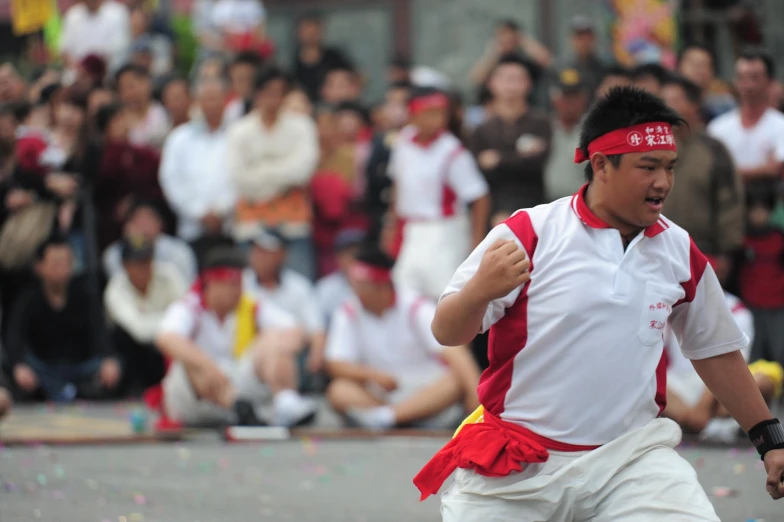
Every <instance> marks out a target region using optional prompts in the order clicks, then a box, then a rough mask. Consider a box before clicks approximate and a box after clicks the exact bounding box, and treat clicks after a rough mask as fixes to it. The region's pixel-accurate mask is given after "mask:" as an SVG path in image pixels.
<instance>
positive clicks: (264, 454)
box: [260, 447, 275, 457]
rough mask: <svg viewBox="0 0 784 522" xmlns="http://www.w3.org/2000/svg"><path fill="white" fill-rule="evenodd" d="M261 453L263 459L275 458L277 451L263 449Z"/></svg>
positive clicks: (268, 448)
mask: <svg viewBox="0 0 784 522" xmlns="http://www.w3.org/2000/svg"><path fill="white" fill-rule="evenodd" d="M260 453H261V456H262V457H271V456H273V455H274V454H275V450H273V449H272V448H270V447H267V448H261V451H260Z"/></svg>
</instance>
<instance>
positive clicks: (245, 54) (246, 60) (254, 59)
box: [229, 51, 264, 68]
mask: <svg viewBox="0 0 784 522" xmlns="http://www.w3.org/2000/svg"><path fill="white" fill-rule="evenodd" d="M263 64H264V58H262V57H261V55H260V54H259V53H257V52H256V51H240V52H239V53H237V56H235V57H234V59H233V60H232V61H231V63H230V64H229V67H233V66H235V65H250V66H251V67H257V68H258V67H261V66H262V65H263Z"/></svg>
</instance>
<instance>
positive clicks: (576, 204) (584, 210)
mask: <svg viewBox="0 0 784 522" xmlns="http://www.w3.org/2000/svg"><path fill="white" fill-rule="evenodd" d="M588 185H589V183H586V184H585V185H583V186H582V187H581V188H580V190H578V191H577V193H576V194H575V195H574V196H572V210H574V212H575V214H577V217H579V218H580V221H582V222H583V224H585V225H586V226H589V227H591V228H612V227H611V226H610V225H608V224H607V223H605V222H604V221H603V220H602V219H601V218H600V217H599V216H597V215H596V214H594V212H593V210H591V209H590V207H589V206H588V203H586V202H585V193H586V191H587V190H588ZM668 228H669V225H667V223H665V222H664V220H663V219H661V218H659V220H658V221H657V222H656V223H654V224H653V225H651V226H649V227H648V228H646V229H645V237H655V236H657V235H659V234H661V233H662V232H664V231H665V230H667V229H668Z"/></svg>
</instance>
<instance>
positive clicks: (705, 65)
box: [678, 49, 713, 89]
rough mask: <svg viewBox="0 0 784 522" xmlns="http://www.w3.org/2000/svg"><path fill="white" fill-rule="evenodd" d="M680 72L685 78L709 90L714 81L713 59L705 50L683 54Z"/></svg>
mask: <svg viewBox="0 0 784 522" xmlns="http://www.w3.org/2000/svg"><path fill="white" fill-rule="evenodd" d="M678 70H679V71H680V73H681V74H682V75H683V76H684V77H685V78H687V79H689V80H691V81H693V82H694V83H696V84H697V85H699V86H700V87H701V88H702V89H707V88H708V86H709V85H710V83H711V81H712V80H713V59H712V58H711V55H710V54H709V53H708V52H706V51H704V50H703V49H689V50H688V51H686V52H685V53H683V56H682V57H681V63H680V65H679V67H678Z"/></svg>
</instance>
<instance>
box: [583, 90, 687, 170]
mask: <svg viewBox="0 0 784 522" xmlns="http://www.w3.org/2000/svg"><path fill="white" fill-rule="evenodd" d="M656 121H661V122H665V123H669V124H670V125H673V126H676V125H686V122H685V121H684V120H683V118H681V117H680V116H678V114H677V113H676V112H675V111H673V110H672V109H671V108H669V107H668V106H667V105H666V104H665V103H664V101H662V99H661V98H659V97H657V96H654V95H653V94H651V93H649V92H646V91H644V90H642V89H639V88H637V87H613V88H612V89H610V92H609V93H607V95H606V96H604V97H602V98H600V99H599V100H597V101H596V103H594V105H593V106H592V107H591V109H590V110H589V111H588V114H587V115H586V116H585V119H584V120H583V125H582V130H581V132H580V145H579V148H580V149H581V150H582V151H583V153H584V154H585V155H586V156H587V155H588V144H589V143H591V142H592V141H593V140H595V139H596V138H598V137H600V136H604V135H605V134H607V133H609V132H612V131H614V130H618V129H623V128H624V127H631V126H632V125H639V124H640V123H648V122H656ZM621 156H622V154H612V155H609V156H607V158H608V159H609V160H610V162H611V163H612V164H613V165H614V166H616V167H617V166H618V165H619V164H620V161H621ZM585 177H586V178H587V179H588V181H591V180H592V179H593V168H592V167H591V163H590V162H588V163H587V164H586V166H585Z"/></svg>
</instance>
